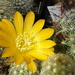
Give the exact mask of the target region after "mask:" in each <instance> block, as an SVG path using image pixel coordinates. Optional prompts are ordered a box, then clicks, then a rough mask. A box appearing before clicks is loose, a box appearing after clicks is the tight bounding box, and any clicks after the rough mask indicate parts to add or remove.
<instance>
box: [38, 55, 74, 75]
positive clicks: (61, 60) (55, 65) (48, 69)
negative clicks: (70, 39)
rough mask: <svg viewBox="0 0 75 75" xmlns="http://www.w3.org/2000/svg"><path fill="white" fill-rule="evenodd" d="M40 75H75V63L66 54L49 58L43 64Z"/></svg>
mask: <svg viewBox="0 0 75 75" xmlns="http://www.w3.org/2000/svg"><path fill="white" fill-rule="evenodd" d="M39 75H75V67H74V61H73V60H72V59H71V58H70V57H69V56H68V55H66V54H55V55H52V56H49V58H48V60H47V61H43V62H42V63H41V72H40V74H39Z"/></svg>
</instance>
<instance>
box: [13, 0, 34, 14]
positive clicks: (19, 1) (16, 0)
mask: <svg viewBox="0 0 75 75" xmlns="http://www.w3.org/2000/svg"><path fill="white" fill-rule="evenodd" d="M12 2H13V5H14V9H15V10H17V11H19V12H21V13H22V14H23V15H25V14H26V13H27V12H29V11H31V10H33V6H34V5H35V3H34V0H12Z"/></svg>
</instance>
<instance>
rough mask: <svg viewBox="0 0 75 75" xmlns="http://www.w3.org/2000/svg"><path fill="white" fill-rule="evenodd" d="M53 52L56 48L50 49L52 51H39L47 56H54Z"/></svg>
mask: <svg viewBox="0 0 75 75" xmlns="http://www.w3.org/2000/svg"><path fill="white" fill-rule="evenodd" d="M52 50H54V48H50V49H38V51H39V52H41V53H44V54H46V55H53V54H54V52H53V51H52Z"/></svg>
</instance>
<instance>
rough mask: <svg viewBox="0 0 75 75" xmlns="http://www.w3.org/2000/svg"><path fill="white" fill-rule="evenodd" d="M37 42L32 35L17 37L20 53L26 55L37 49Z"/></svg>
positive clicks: (24, 34) (25, 34) (26, 34)
mask: <svg viewBox="0 0 75 75" xmlns="http://www.w3.org/2000/svg"><path fill="white" fill-rule="evenodd" d="M35 44H36V41H34V37H32V36H31V34H30V33H25V32H24V33H23V34H20V35H19V36H17V38H16V47H17V49H18V51H19V52H21V53H25V52H27V51H29V50H32V49H34V48H35Z"/></svg>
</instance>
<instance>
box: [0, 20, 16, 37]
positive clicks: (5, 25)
mask: <svg viewBox="0 0 75 75" xmlns="http://www.w3.org/2000/svg"><path fill="white" fill-rule="evenodd" d="M1 24H2V25H1ZM0 27H1V29H2V30H4V31H5V32H7V33H9V34H10V35H11V36H13V37H14V38H16V31H15V28H14V26H13V24H12V23H11V22H10V21H9V20H7V19H2V22H1V23H0Z"/></svg>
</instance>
